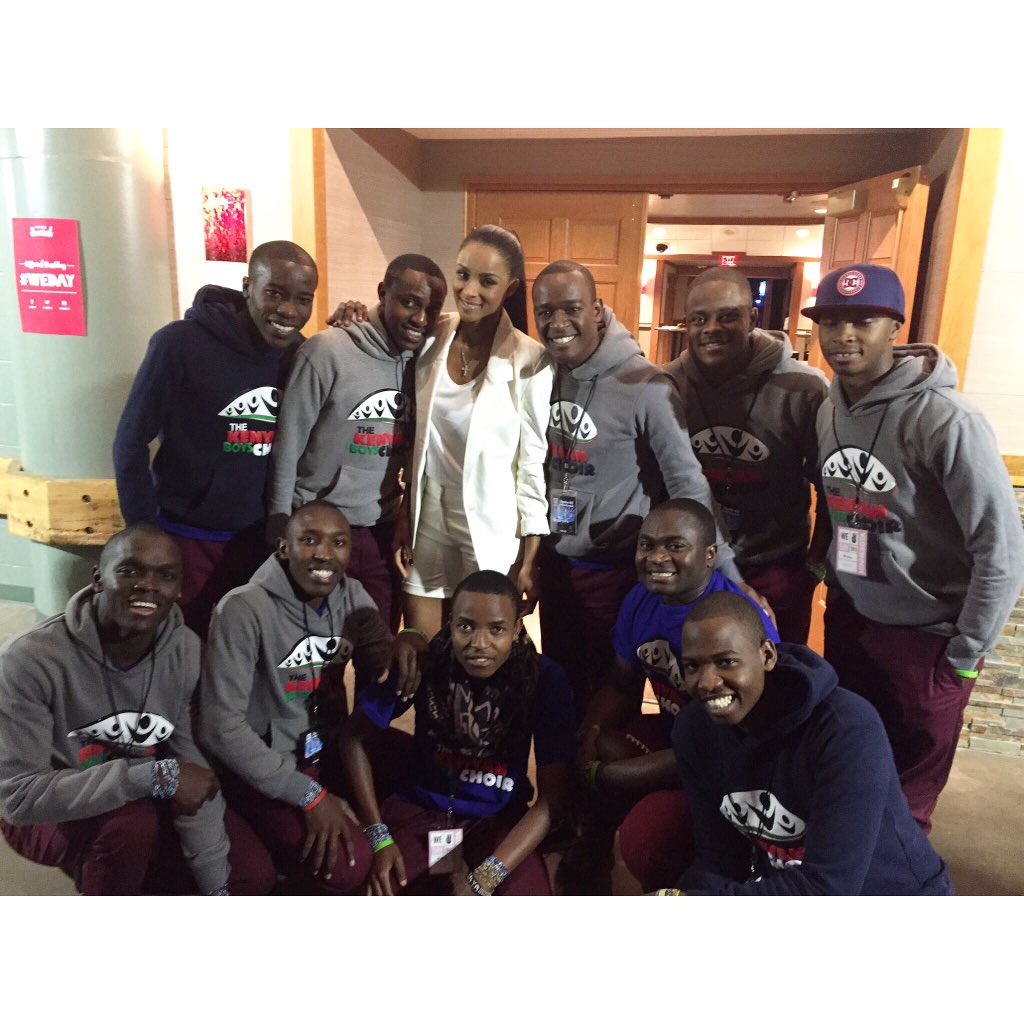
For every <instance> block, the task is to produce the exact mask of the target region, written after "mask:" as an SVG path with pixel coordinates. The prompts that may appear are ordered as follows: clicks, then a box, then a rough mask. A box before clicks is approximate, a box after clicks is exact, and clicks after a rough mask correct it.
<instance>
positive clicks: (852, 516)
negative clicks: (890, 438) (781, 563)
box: [832, 402, 890, 526]
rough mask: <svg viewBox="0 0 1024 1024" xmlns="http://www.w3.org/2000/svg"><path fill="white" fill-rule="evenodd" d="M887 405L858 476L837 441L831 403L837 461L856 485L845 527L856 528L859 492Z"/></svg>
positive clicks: (841, 445)
mask: <svg viewBox="0 0 1024 1024" xmlns="http://www.w3.org/2000/svg"><path fill="white" fill-rule="evenodd" d="M889 405H890V403H889V402H886V403H885V406H884V407H883V409H882V417H881V419H880V420H879V421H878V426H877V427H876V428H875V436H874V437H873V438H872V439H871V447H870V448H869V449H868V457H867V459H866V460H865V462H864V468H863V469H862V470H861V472H860V473H859V474H858V473H857V472H856V471H855V469H854V467H853V463H851V462H850V461H848V460H847V458H846V449H845V448H843V442H842V441H840V440H839V434H838V433H837V432H836V407H835V403H833V405H832V436H833V437H834V438H835V439H836V446H837V448H838V449H839V451H838V455H839V459H840V462H841V463H842V467H843V469H844V470H845V471H846V472H847V473H849V474H850V478H851V479H852V480H853V481H854V483H856V485H857V490H856V492H855V494H854V496H853V511H852V512H851V513H849V514H848V515H847V517H846V524H847V526H856V525H857V524H858V523H859V522H860V515H859V513H858V512H857V509H858V507H859V506H860V492H861V489H862V488H863V486H864V482H865V481H866V480H867V478H868V473H869V472H870V470H871V460H872V459H873V458H874V455H875V445H876V444H877V443H878V435H879V434H880V433H881V432H882V424H883V423H884V422H885V417H886V415H887V414H888V412H889Z"/></svg>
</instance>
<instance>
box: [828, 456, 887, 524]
mask: <svg viewBox="0 0 1024 1024" xmlns="http://www.w3.org/2000/svg"><path fill="white" fill-rule="evenodd" d="M821 477H822V483H823V484H824V486H825V494H826V498H827V500H828V514H829V518H830V519H831V520H832V522H833V523H838V524H839V525H841V526H858V527H860V528H862V529H865V530H867V531H868V532H869V533H876V534H878V533H901V532H902V530H903V525H902V524H901V523H900V521H899V519H898V518H897V517H896V516H894V515H892V514H891V513H890V511H889V509H888V507H887V506H886V504H885V496H886V495H887V494H889V493H890V492H891V491H894V490H895V489H896V477H895V476H893V474H892V472H891V471H890V470H889V469H888V468H887V467H886V466H885V464H884V463H883V462H882V461H881V460H880V459H879V458H878V456H877V455H872V454H870V453H869V452H866V451H864V449H863V448H854V447H846V448H836V449H835V450H834V451H833V452H832V453H831V454H830V455H828V456H827V457H826V458H825V461H824V463H823V464H822V467H821ZM858 491H859V492H860V493H859V496H858V493H857V492H858Z"/></svg>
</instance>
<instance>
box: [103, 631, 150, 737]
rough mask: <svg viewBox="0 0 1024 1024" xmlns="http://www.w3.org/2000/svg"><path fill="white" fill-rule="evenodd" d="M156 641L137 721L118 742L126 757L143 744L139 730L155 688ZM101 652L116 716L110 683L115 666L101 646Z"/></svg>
mask: <svg viewBox="0 0 1024 1024" xmlns="http://www.w3.org/2000/svg"><path fill="white" fill-rule="evenodd" d="M156 643H157V642H156V640H154V641H153V647H152V649H151V650H150V652H149V679H148V680H147V681H146V687H145V689H144V690H143V692H142V701H141V702H140V704H139V710H138V711H136V712H135V721H134V722H133V723H132V724H131V725H130V726H128V728H127V729H126V730H125V731H126V732H127V733H128V736H127V738H125V739H122V740H120V741H119V742H118V746H120V748H121V753H122V754H123V755H124V756H125V757H129V756H130V755H131V749H132V747H135V746H141V744H139V743H137V740H138V735H139V734H138V732H137V730H138V727H139V721H140V720H141V718H142V715H143V712H144V711H145V710H146V704H147V703H149V693H150V691H151V690H152V689H153V675H154V674H155V672H156ZM100 653H101V654H102V655H103V685H104V687H105V689H106V691H107V697H108V698H109V700H110V704H111V707H112V708H113V714H114V717H115V718H116V717H117V715H118V708H117V698H116V697H115V696H114V688H113V687H112V686H111V685H110V673H112V672H113V671H114V668H113V666H112V665H109V664H108V663H107V652H106V651H104V650H103V649H102V648H100Z"/></svg>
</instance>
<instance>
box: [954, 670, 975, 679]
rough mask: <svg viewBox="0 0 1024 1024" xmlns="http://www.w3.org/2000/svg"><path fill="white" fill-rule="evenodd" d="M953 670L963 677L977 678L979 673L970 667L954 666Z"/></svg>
mask: <svg viewBox="0 0 1024 1024" xmlns="http://www.w3.org/2000/svg"><path fill="white" fill-rule="evenodd" d="M953 671H954V672H955V673H956V674H957V675H958V676H961V677H962V678H963V679H977V678H978V673H977V672H976V671H974V670H973V669H969V668H954V669H953Z"/></svg>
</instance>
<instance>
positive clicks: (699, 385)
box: [665, 329, 828, 568]
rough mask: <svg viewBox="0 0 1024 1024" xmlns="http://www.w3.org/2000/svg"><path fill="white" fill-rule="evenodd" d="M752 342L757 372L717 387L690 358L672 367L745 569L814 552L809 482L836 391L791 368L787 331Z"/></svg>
mask: <svg viewBox="0 0 1024 1024" xmlns="http://www.w3.org/2000/svg"><path fill="white" fill-rule="evenodd" d="M750 337H751V341H752V343H753V355H752V357H751V360H750V363H749V364H748V365H747V367H746V368H745V369H744V370H742V371H741V372H740V373H738V374H736V376H735V377H732V378H730V379H729V380H727V381H725V383H723V384H722V385H720V386H719V387H714V386H713V385H711V384H709V383H708V382H707V380H705V378H704V376H703V374H702V373H701V371H700V367H699V366H698V365H697V362H696V360H694V358H693V355H692V354H691V353H690V352H689V350H687V351H686V352H684V353H683V354H682V355H681V356H680V357H679V358H678V359H676V360H674V361H673V362H671V363H669V364H668V366H666V367H665V371H666V373H670V374H671V375H672V377H673V379H674V380H675V381H676V383H677V384H678V385H679V393H680V395H682V398H683V406H684V407H685V409H686V424H687V426H688V427H689V429H690V441H691V442H692V443H693V451H694V454H695V455H696V456H697V458H698V460H699V461H700V464H701V468H702V469H703V470H704V475H705V476H706V477H707V478H708V482H709V483H710V484H711V491H712V493H713V494H714V496H715V500H716V501H718V503H719V505H720V506H721V507H722V514H723V516H724V517H725V521H726V525H727V526H728V528H729V532H730V534H731V540H732V546H733V550H735V552H736V561H737V562H738V563H739V565H740V568H744V567H745V566H748V565H750V566H759V565H766V564H767V563H769V562H774V561H777V560H778V559H780V558H782V557H783V556H784V555H788V554H790V553H791V552H794V551H805V550H806V548H807V544H808V541H809V540H810V530H809V515H808V512H809V510H810V505H811V488H810V481H812V480H817V477H818V473H817V466H818V436H817V433H816V432H815V417H816V416H817V413H818V408H819V406H820V405H821V403H822V401H823V400H824V398H825V394H826V392H827V391H828V381H827V380H826V379H825V375H824V374H823V373H822V372H821V370H818V369H816V368H814V367H813V366H808V365H807V363H802V362H800V361H799V360H797V359H794V358H793V346H792V345H791V344H790V341H789V338H788V336H787V335H786V334H784V333H783V332H782V331H763V330H760V329H755V330H754V331H752V332H751V336H750ZM709 416H710V417H711V420H710V421H709V420H708V417H709ZM821 505H822V510H823V513H824V502H822V503H821Z"/></svg>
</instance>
